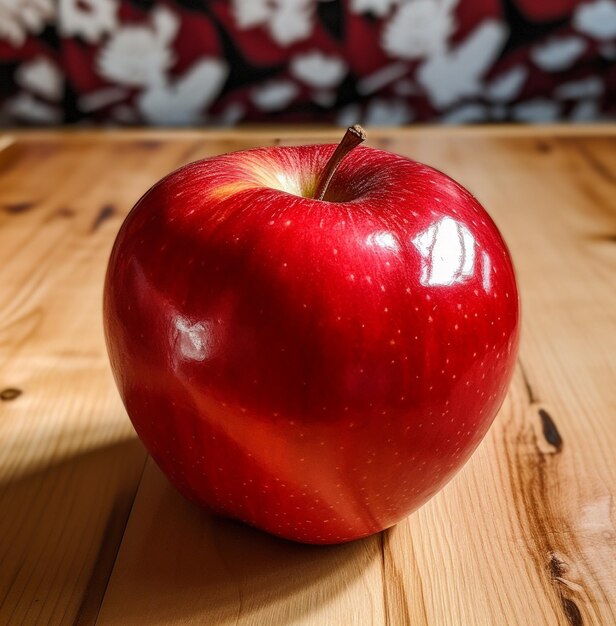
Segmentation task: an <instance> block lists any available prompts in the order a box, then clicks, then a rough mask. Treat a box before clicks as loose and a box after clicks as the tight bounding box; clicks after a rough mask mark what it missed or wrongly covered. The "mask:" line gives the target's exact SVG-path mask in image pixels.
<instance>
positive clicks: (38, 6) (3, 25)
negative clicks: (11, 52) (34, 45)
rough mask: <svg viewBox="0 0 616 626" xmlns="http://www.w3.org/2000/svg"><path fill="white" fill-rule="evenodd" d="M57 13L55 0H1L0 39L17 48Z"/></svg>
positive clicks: (38, 31)
mask: <svg viewBox="0 0 616 626" xmlns="http://www.w3.org/2000/svg"><path fill="white" fill-rule="evenodd" d="M55 13H56V5H55V2H54V0H0V39H4V40H6V41H8V42H9V43H10V44H11V45H12V46H14V47H15V48H17V47H19V46H21V45H23V43H24V42H25V40H26V36H27V35H28V33H32V34H38V33H40V32H41V31H42V30H43V28H45V24H47V23H48V22H50V21H51V20H52V18H53V17H54V16H55Z"/></svg>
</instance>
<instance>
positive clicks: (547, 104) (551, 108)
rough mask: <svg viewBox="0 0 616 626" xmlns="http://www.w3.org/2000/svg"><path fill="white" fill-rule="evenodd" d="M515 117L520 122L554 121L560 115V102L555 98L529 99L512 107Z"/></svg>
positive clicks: (539, 122)
mask: <svg viewBox="0 0 616 626" xmlns="http://www.w3.org/2000/svg"><path fill="white" fill-rule="evenodd" d="M512 115H513V119H514V120H517V121H518V122H530V123H531V124H543V123H546V122H554V121H556V120H557V119H558V117H559V115H560V103H559V102H555V101H554V100H542V99H539V98H537V99H536V100H527V101H526V102H520V104H516V105H515V106H514V107H513V108H512Z"/></svg>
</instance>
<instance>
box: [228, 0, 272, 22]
mask: <svg viewBox="0 0 616 626" xmlns="http://www.w3.org/2000/svg"><path fill="white" fill-rule="evenodd" d="M271 4H272V3H271V2H270V0H233V15H234V17H235V22H236V24H237V25H238V27H239V28H242V29H243V28H253V27H255V26H260V25H261V24H265V23H266V22H267V21H268V19H269V18H270V15H271Z"/></svg>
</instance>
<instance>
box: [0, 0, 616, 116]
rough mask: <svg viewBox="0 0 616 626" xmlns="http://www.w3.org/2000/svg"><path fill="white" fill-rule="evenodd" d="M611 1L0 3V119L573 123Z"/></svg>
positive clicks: (596, 66)
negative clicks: (556, 121) (565, 121)
mask: <svg viewBox="0 0 616 626" xmlns="http://www.w3.org/2000/svg"><path fill="white" fill-rule="evenodd" d="M615 113H616V0H583V1H580V0H541V1H537V0H344V1H334V0H210V1H207V0H166V1H163V0H160V1H155V0H0V124H2V125H5V126H6V125H12V124H61V123H114V124H128V125H130V124H164V125H169V124H174V125H175V124H180V125H189V124H190V125H197V124H199V125H200V124H215V125H231V124H235V123H237V122H240V121H250V122H257V121H258V122H298V121H319V122H336V123H339V124H349V123H354V122H356V121H361V122H363V123H365V124H374V125H378V124H388V125H397V124H406V123H410V122H414V121H422V122H431V121H443V122H451V123H464V122H481V121H506V120H511V121H521V122H550V121H554V120H559V119H566V120H574V121H585V120H595V119H601V118H606V117H613V116H614V115H615Z"/></svg>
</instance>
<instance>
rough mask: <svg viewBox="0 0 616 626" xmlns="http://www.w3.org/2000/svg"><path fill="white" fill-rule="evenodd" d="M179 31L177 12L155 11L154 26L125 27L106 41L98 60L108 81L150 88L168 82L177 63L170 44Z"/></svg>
mask: <svg viewBox="0 0 616 626" xmlns="http://www.w3.org/2000/svg"><path fill="white" fill-rule="evenodd" d="M178 28H179V20H178V17H177V16H176V15H175V13H173V12H171V11H170V10H169V9H167V8H165V7H160V8H159V9H156V10H155V11H154V13H153V15H152V24H151V25H126V26H123V27H122V28H120V29H118V30H117V31H116V32H115V33H114V34H113V36H112V37H111V38H110V39H109V41H107V42H106V44H105V45H104V47H103V48H102V50H101V52H100V55H99V57H98V59H97V62H98V71H99V73H100V74H101V76H103V77H104V78H106V79H107V80H109V81H111V82H115V83H118V84H120V85H125V86H127V87H147V86H150V85H154V84H160V83H164V82H165V80H166V79H165V75H166V72H167V70H168V69H169V68H170V67H171V66H172V65H173V63H174V62H175V58H174V55H173V52H172V50H171V42H172V41H173V39H174V38H175V36H176V34H177V31H178Z"/></svg>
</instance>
